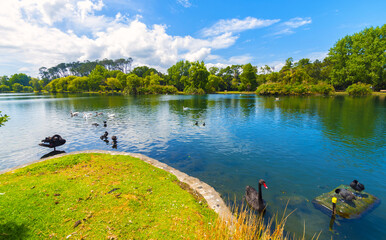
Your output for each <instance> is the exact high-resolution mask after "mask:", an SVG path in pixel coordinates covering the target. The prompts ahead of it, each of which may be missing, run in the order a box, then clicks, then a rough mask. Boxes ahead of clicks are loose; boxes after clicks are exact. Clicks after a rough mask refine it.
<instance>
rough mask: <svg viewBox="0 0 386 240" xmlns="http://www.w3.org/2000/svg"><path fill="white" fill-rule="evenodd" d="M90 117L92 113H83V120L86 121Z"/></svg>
mask: <svg viewBox="0 0 386 240" xmlns="http://www.w3.org/2000/svg"><path fill="white" fill-rule="evenodd" d="M90 117H92V113H83V118H85V119H88V118H90Z"/></svg>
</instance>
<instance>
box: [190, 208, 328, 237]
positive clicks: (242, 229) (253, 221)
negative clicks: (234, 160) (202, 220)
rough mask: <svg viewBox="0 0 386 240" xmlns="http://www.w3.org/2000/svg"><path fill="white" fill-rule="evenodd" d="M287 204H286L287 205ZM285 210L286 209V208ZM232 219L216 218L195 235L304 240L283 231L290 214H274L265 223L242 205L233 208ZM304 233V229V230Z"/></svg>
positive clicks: (255, 213)
mask: <svg viewBox="0 0 386 240" xmlns="http://www.w3.org/2000/svg"><path fill="white" fill-rule="evenodd" d="M287 204H288V203H287ZM286 209H287V207H286ZM232 212H233V213H234V214H233V218H232V219H221V218H217V220H216V222H215V223H214V224H210V225H208V227H207V228H206V229H200V231H201V232H200V233H198V234H197V236H198V239H205V240H212V239H232V240H254V239H259V240H268V239H269V240H287V239H301V240H304V239H305V237H304V234H303V236H302V237H301V238H295V237H292V236H291V235H290V234H288V233H286V232H285V231H284V226H285V223H286V221H287V219H288V217H289V216H290V215H291V214H292V212H291V213H289V214H286V212H285V211H284V213H283V217H281V218H280V219H279V218H278V217H277V214H275V215H274V216H273V217H272V218H271V219H269V220H268V221H265V220H264V218H263V217H262V215H261V214H258V213H257V212H255V211H253V210H251V209H250V208H249V207H248V206H245V205H242V206H241V207H239V208H236V207H235V208H233V211H232ZM304 233H305V229H304ZM319 235H320V233H319V234H318V235H316V234H315V235H314V236H313V238H312V239H315V240H317V239H318V238H319Z"/></svg>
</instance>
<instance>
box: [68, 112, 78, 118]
mask: <svg viewBox="0 0 386 240" xmlns="http://www.w3.org/2000/svg"><path fill="white" fill-rule="evenodd" d="M70 114H71V117H75V116H78V115H79V112H72V111H70Z"/></svg>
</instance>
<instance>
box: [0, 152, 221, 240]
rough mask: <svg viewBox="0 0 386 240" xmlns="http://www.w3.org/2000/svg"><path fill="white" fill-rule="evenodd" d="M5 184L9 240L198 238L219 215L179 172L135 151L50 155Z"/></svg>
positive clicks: (1, 223) (0, 223)
mask: <svg viewBox="0 0 386 240" xmlns="http://www.w3.org/2000/svg"><path fill="white" fill-rule="evenodd" d="M0 182H1V183H2V184H1V185H0V192H1V193H4V195H2V196H1V198H0V206H1V211H2V214H1V218H0V233H1V234H2V237H5V238H6V239H50V238H57V239H66V238H69V237H68V236H71V238H75V239H83V238H85V237H86V236H87V239H181V236H183V237H185V238H187V239H196V238H197V236H196V232H197V229H199V228H203V227H208V225H209V223H214V221H215V218H216V216H217V214H216V213H215V212H214V211H213V210H211V209H209V207H208V206H207V204H206V202H205V200H204V199H202V198H199V196H193V195H191V194H190V193H189V192H187V191H185V190H183V189H182V188H181V187H180V182H179V181H178V180H177V178H176V177H175V176H174V175H172V174H170V173H168V172H166V171H164V170H161V169H159V168H156V167H153V166H151V165H149V164H147V163H145V162H143V161H141V160H139V159H136V158H132V157H129V156H116V155H115V156H113V155H108V154H78V155H70V156H65V157H61V158H56V159H50V160H46V161H44V162H40V163H36V164H33V165H30V166H28V167H26V168H22V169H19V170H15V171H13V173H6V174H2V175H0ZM10 223H15V224H17V226H21V228H22V229H19V228H11V227H10V226H11V225H10ZM21 230H23V231H21Z"/></svg>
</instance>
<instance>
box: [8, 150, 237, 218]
mask: <svg viewBox="0 0 386 240" xmlns="http://www.w3.org/2000/svg"><path fill="white" fill-rule="evenodd" d="M81 153H87V154H90V153H102V154H110V155H125V156H131V157H134V158H138V159H140V160H142V161H144V162H146V163H148V164H150V165H152V166H154V167H156V168H159V169H162V170H164V171H166V172H169V173H171V174H173V175H174V176H176V177H177V179H178V180H179V181H180V182H183V183H185V184H187V185H189V187H190V188H191V189H193V190H194V191H196V192H198V193H199V194H200V195H201V196H202V197H203V198H204V199H205V200H206V202H207V203H208V206H209V207H210V208H211V209H212V210H214V211H215V212H216V213H217V214H218V215H219V217H220V218H222V219H229V218H232V213H231V211H230V210H229V208H228V207H227V205H226V204H225V202H224V200H223V199H222V198H221V196H220V194H219V193H218V192H217V191H216V190H215V189H214V188H213V187H212V186H210V185H208V184H207V183H205V182H203V181H201V180H200V179H198V178H195V177H192V176H189V175H188V174H186V173H183V172H181V171H179V170H177V169H175V168H173V167H170V166H169V165H167V164H165V163H162V162H160V161H158V160H156V159H153V158H150V157H148V156H146V155H143V154H140V153H127V152H119V151H105V150H85V151H75V152H70V153H61V154H58V155H55V156H52V157H48V158H44V159H39V160H35V161H32V162H29V163H26V164H22V165H19V166H16V167H13V168H8V169H5V170H2V171H0V174H4V173H8V172H12V171H14V170H16V169H20V168H24V167H26V166H29V165H31V164H34V163H39V162H43V161H46V160H50V159H54V158H59V157H63V156H68V155H75V154H81Z"/></svg>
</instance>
